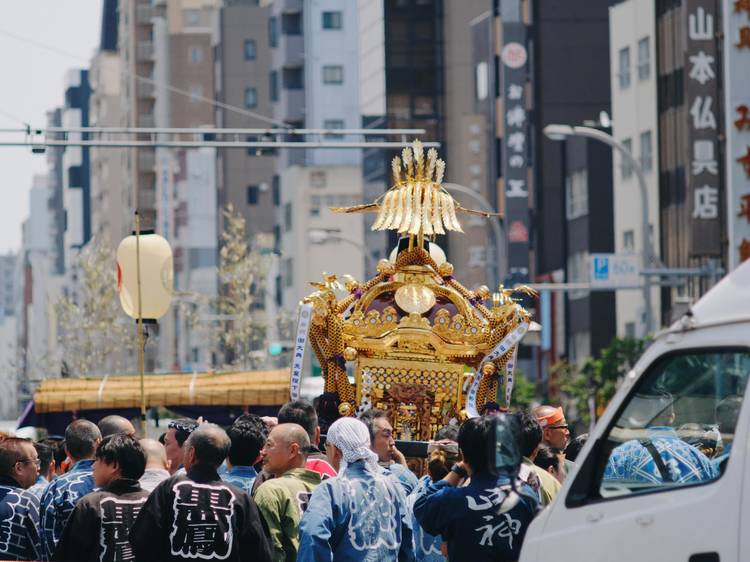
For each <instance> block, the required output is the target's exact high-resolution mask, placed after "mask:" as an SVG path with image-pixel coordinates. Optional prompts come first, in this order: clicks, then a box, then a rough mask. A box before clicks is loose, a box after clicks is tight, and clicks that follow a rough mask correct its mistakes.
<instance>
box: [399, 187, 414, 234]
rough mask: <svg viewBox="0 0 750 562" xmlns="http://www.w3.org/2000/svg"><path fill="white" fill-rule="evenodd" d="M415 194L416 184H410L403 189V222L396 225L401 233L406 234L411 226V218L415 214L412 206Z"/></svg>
mask: <svg viewBox="0 0 750 562" xmlns="http://www.w3.org/2000/svg"><path fill="white" fill-rule="evenodd" d="M412 193H414V184H412V183H410V184H409V185H407V186H406V187H405V188H404V189H403V201H404V215H403V216H402V217H401V222H398V223H396V225H395V226H396V227H397V228H398V231H399V233H404V232H406V231H407V230H409V225H410V224H411V217H412V216H413V214H414V207H413V204H412V199H413V198H414V197H413V196H412Z"/></svg>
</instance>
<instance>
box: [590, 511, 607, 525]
mask: <svg viewBox="0 0 750 562" xmlns="http://www.w3.org/2000/svg"><path fill="white" fill-rule="evenodd" d="M603 517H604V513H602V512H601V511H596V512H594V513H589V514H588V515H587V516H586V521H588V522H589V523H596V522H597V521H600V520H601V519H602V518H603Z"/></svg>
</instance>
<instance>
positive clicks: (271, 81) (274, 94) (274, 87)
mask: <svg viewBox="0 0 750 562" xmlns="http://www.w3.org/2000/svg"><path fill="white" fill-rule="evenodd" d="M268 92H269V94H270V97H271V101H279V73H278V72H277V71H275V70H272V71H271V74H270V75H269V78H268Z"/></svg>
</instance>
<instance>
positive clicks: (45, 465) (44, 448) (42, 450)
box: [34, 443, 55, 476]
mask: <svg viewBox="0 0 750 562" xmlns="http://www.w3.org/2000/svg"><path fill="white" fill-rule="evenodd" d="M34 448H35V449H36V454H37V456H38V457H39V472H40V473H41V474H42V476H46V475H47V471H48V470H49V463H51V462H52V459H54V458H55V451H54V449H53V448H52V447H50V446H49V445H47V444H46V443H34Z"/></svg>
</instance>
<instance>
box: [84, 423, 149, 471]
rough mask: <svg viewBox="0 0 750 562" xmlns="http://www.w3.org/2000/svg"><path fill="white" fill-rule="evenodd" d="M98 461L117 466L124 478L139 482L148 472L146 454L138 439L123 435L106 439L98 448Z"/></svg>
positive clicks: (116, 434) (117, 434)
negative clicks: (144, 473) (145, 472)
mask: <svg viewBox="0 0 750 562" xmlns="http://www.w3.org/2000/svg"><path fill="white" fill-rule="evenodd" d="M96 458H97V460H100V461H103V462H105V463H107V464H116V465H117V467H118V468H119V469H120V473H121V474H122V477H123V478H128V479H130V480H138V479H139V478H140V477H141V476H143V472H144V471H145V470H146V453H145V452H144V450H143V447H142V446H141V444H140V443H139V442H138V440H137V439H135V438H134V437H131V436H130V435H125V434H123V433H115V434H114V435H108V436H107V437H105V438H104V439H103V440H102V442H101V443H99V446H98V447H97V448H96Z"/></svg>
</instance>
